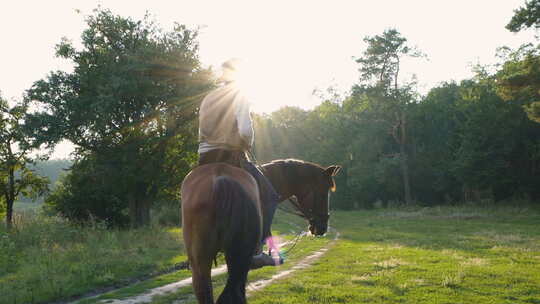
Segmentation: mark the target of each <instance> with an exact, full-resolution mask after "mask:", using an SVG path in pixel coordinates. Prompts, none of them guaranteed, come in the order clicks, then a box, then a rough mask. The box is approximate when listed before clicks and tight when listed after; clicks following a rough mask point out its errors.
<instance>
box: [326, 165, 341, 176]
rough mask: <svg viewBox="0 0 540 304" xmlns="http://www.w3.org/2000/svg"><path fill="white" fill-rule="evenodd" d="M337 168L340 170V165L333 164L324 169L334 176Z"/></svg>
mask: <svg viewBox="0 0 540 304" xmlns="http://www.w3.org/2000/svg"><path fill="white" fill-rule="evenodd" d="M339 170H341V166H337V165H334V166H330V167H328V168H326V170H324V171H325V172H326V174H328V176H336V174H338V172H339Z"/></svg>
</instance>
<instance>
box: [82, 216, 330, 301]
mask: <svg viewBox="0 0 540 304" xmlns="http://www.w3.org/2000/svg"><path fill="white" fill-rule="evenodd" d="M305 226H306V223H305V222H304V220H303V219H301V218H299V217H297V216H295V215H291V214H288V213H284V212H282V211H280V210H278V211H277V213H276V217H275V219H274V223H273V226H272V228H273V229H272V230H273V234H274V235H279V236H281V237H283V238H284V240H292V239H293V238H294V237H295V236H294V234H295V233H297V232H299V229H300V230H302V229H303V228H304V227H305ZM325 242H327V240H326V239H311V242H307V239H301V240H300V241H299V244H298V246H297V247H295V248H293V249H292V250H291V251H290V253H289V254H288V256H287V264H286V266H283V267H279V268H263V269H260V270H257V271H253V272H251V274H250V275H251V276H252V280H253V279H257V278H262V277H268V276H271V275H273V274H274V273H276V272H277V271H278V270H282V269H284V268H285V267H289V265H290V266H292V265H294V264H293V263H292V262H294V261H296V260H298V258H300V257H302V256H305V255H308V254H309V253H311V252H312V251H313V250H315V249H318V248H320V247H321V246H322V245H321V244H323V243H325ZM306 243H308V244H309V245H306ZM287 248H289V247H287ZM287 248H284V249H287ZM289 260H290V263H289ZM223 263H224V261H223V258H222V257H220V258H218V264H219V265H221V264H223ZM190 276H191V272H190V271H180V272H175V273H171V274H167V275H162V276H158V277H155V278H152V279H149V280H146V281H144V282H140V283H137V284H134V285H132V286H129V287H125V288H121V289H119V290H115V291H112V292H108V293H106V294H103V295H101V296H98V297H95V298H91V299H86V300H83V301H81V302H79V303H80V304H91V303H106V302H107V300H109V299H116V300H119V299H125V298H129V297H132V296H136V295H139V294H142V293H144V292H145V291H147V290H149V289H152V288H155V287H159V286H164V285H167V284H170V283H174V282H177V281H179V280H181V279H184V278H187V277H190ZM225 278H226V276H225V275H220V276H218V277H215V280H216V284H215V287H216V288H217V292H215V294H216V295H218V294H219V292H220V291H221V288H222V287H223V285H224V283H225ZM191 294H192V288H191V287H186V288H182V289H180V290H179V291H178V292H175V293H173V294H168V295H165V296H161V297H157V298H156V300H155V301H156V302H157V303H159V302H170V301H174V300H175V299H176V300H177V299H181V298H190V295H191ZM192 300H193V299H192Z"/></svg>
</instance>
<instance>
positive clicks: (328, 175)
mask: <svg viewBox="0 0 540 304" xmlns="http://www.w3.org/2000/svg"><path fill="white" fill-rule="evenodd" d="M318 169H319V170H310V171H311V172H315V174H314V173H311V174H310V175H309V176H305V175H304V176H305V179H304V182H303V183H301V184H300V189H299V191H298V193H296V194H295V196H296V198H297V199H298V202H297V204H298V205H297V207H298V209H299V210H300V212H302V213H303V215H304V216H305V217H306V219H307V220H308V222H309V227H308V228H309V231H310V232H311V233H312V234H314V235H324V234H325V233H326V231H327V230H328V219H329V218H330V212H329V211H330V210H329V203H330V191H332V192H333V191H335V189H336V184H335V183H334V178H333V177H334V176H335V175H336V174H337V173H338V172H339V170H340V169H341V167H340V166H330V167H328V168H318Z"/></svg>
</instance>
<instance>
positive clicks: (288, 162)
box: [265, 158, 324, 170]
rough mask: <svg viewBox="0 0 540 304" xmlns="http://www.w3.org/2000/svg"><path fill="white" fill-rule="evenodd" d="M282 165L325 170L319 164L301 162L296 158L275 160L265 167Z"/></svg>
mask: <svg viewBox="0 0 540 304" xmlns="http://www.w3.org/2000/svg"><path fill="white" fill-rule="evenodd" d="M280 163H282V164H284V165H290V166H297V167H302V166H311V167H315V168H319V169H321V170H324V168H323V167H322V166H321V165H319V164H316V163H312V162H308V161H305V160H301V159H296V158H286V159H276V160H273V161H271V162H269V163H267V164H265V165H269V164H280Z"/></svg>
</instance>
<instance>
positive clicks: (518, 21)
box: [506, 0, 540, 32]
mask: <svg viewBox="0 0 540 304" xmlns="http://www.w3.org/2000/svg"><path fill="white" fill-rule="evenodd" d="M532 26H534V27H535V28H536V29H538V28H540V0H530V1H525V7H520V8H519V9H517V10H515V11H514V16H512V19H511V20H510V22H509V23H508V24H507V25H506V29H507V30H509V31H511V32H519V31H521V30H523V29H526V28H530V27H532Z"/></svg>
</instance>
